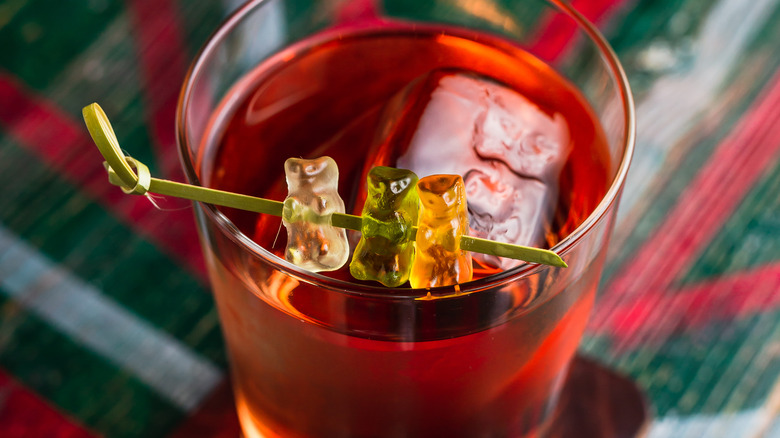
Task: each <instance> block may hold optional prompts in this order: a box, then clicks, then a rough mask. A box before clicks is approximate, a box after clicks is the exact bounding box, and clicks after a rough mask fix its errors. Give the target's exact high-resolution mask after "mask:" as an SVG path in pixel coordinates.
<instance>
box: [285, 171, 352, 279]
mask: <svg viewBox="0 0 780 438" xmlns="http://www.w3.org/2000/svg"><path fill="white" fill-rule="evenodd" d="M284 173H285V176H286V178H287V190H288V194H287V198H285V200H284V208H283V210H282V224H284V227H285V228H286V229H287V249H286V250H285V259H287V261H289V262H291V263H293V264H295V265H296V266H300V267H302V268H304V269H307V270H309V271H313V272H319V271H334V270H336V269H339V268H341V267H342V266H344V264H345V263H346V262H347V259H348V258H349V243H348V242H347V232H346V230H344V229H343V228H338V227H334V226H332V225H331V224H330V223H331V222H330V218H331V215H332V214H333V213H344V211H345V210H344V201H343V200H342V199H341V197H340V196H339V194H338V180H339V171H338V166H337V165H336V162H335V161H334V160H333V159H332V158H330V157H320V158H315V159H312V160H305V159H300V158H289V159H288V160H287V161H285V163H284Z"/></svg>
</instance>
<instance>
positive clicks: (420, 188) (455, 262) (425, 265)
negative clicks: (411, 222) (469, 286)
mask: <svg viewBox="0 0 780 438" xmlns="http://www.w3.org/2000/svg"><path fill="white" fill-rule="evenodd" d="M417 192H418V193H419V195H420V213H419V220H418V224H417V227H418V228H417V238H416V241H417V256H416V257H415V259H414V263H413V264H412V272H411V274H410V276H409V283H410V284H411V286H412V287H414V288H428V287H436V286H449V285H453V284H457V283H464V282H467V281H470V280H471V277H472V275H473V270H472V266H471V253H470V252H468V251H464V250H462V249H460V237H461V236H462V235H463V234H465V233H466V232H467V231H468V229H469V218H468V212H467V209H466V188H465V186H464V184H463V179H462V178H461V177H460V176H458V175H431V176H427V177H425V178H422V179H420V181H419V182H418V183H417Z"/></svg>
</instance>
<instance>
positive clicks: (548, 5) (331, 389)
mask: <svg viewBox="0 0 780 438" xmlns="http://www.w3.org/2000/svg"><path fill="white" fill-rule="evenodd" d="M394 26H402V27H404V28H405V29H407V30H408V29H417V28H419V29H423V28H428V29H430V28H434V29H439V32H440V33H441V35H446V34H448V33H450V32H453V33H457V32H463V31H464V30H465V31H468V32H473V35H474V38H475V40H478V39H479V38H480V35H491V37H492V36H498V37H500V38H501V39H502V40H503V41H505V42H506V43H507V44H510V45H513V46H517V47H520V48H522V49H524V50H526V51H527V52H528V53H530V54H531V55H533V56H534V60H533V61H532V62H531V64H534V65H537V66H540V67H539V68H547V67H546V65H545V64H544V63H543V61H544V62H547V63H549V64H550V65H551V66H553V67H554V68H555V70H557V72H558V73H559V74H560V75H561V76H562V77H564V78H565V79H566V80H567V81H569V82H570V83H571V84H573V85H574V86H575V87H576V88H577V89H579V91H580V93H581V94H582V96H584V98H585V99H586V100H587V102H588V103H589V104H590V107H591V108H592V111H593V117H594V118H595V119H597V120H598V121H599V123H600V125H601V127H602V128H603V131H604V136H605V138H606V150H607V155H608V159H607V160H606V178H607V184H606V186H605V189H604V195H603V197H602V198H601V199H597V200H596V202H594V204H593V205H594V207H593V208H592V209H591V210H590V211H588V212H587V213H588V214H586V215H583V217H581V218H579V220H578V221H577V223H575V226H574V227H573V228H572V230H571V232H570V233H569V234H568V235H567V236H564V237H562V238H561V239H560V241H558V242H557V243H556V244H555V246H554V247H553V248H552V249H553V250H554V251H555V252H557V253H558V254H559V255H561V256H562V258H563V259H564V260H565V261H566V262H567V263H568V266H569V267H568V268H565V269H561V268H552V267H549V266H543V265H531V264H522V265H520V266H518V267H516V268H513V269H509V270H506V271H503V272H498V273H495V274H493V275H488V276H485V277H483V278H479V279H477V280H474V281H472V282H469V283H465V284H461V285H459V286H450V287H443V288H435V289H432V290H416V289H408V288H384V287H378V286H371V285H367V284H366V283H359V282H352V281H349V280H346V279H343V278H341V279H340V278H333V277H330V276H326V275H323V274H320V273H312V272H308V271H305V270H302V269H300V268H298V267H296V266H294V265H292V264H290V263H288V262H286V261H285V260H284V259H282V258H280V257H278V256H277V255H275V254H273V253H272V252H270V251H269V250H268V249H266V248H264V247H263V246H261V245H259V244H258V243H256V242H255V240H253V238H252V232H253V227H254V223H255V222H256V221H257V220H258V218H257V217H256V216H254V215H250V216H246V215H244V216H241V215H240V214H239V213H236V212H235V211H231V210H228V209H221V208H217V207H215V206H213V205H206V204H199V203H198V204H196V208H195V210H196V216H197V222H198V225H199V235H200V239H201V243H202V247H203V250H204V254H205V259H206V264H207V266H208V270H209V275H210V280H211V283H212V287H213V292H214V296H215V300H216V305H217V308H218V311H219V315H220V321H221V325H222V331H223V334H224V338H225V341H226V344H227V351H228V354H229V361H230V366H231V377H232V382H233V388H234V393H235V401H236V408H237V410H238V416H239V419H240V422H241V427H242V429H243V432H244V435H245V436H246V437H275V436H284V437H288V436H292V437H315V436H323V437H332V436H345V437H346V436H356V437H383V436H388V437H389V436H399V437H412V436H422V437H435V436H450V437H452V436H484V437H488V436H490V437H494V436H495V437H506V436H528V437H532V436H544V434H545V431H546V430H547V429H548V428H549V425H550V423H551V422H552V421H554V415H553V413H554V410H555V405H556V401H557V399H558V396H559V393H560V391H561V386H562V382H563V381H564V379H565V376H566V373H567V369H568V365H569V363H570V362H571V359H572V358H573V356H574V354H575V351H576V349H577V345H578V343H579V340H580V338H581V336H582V333H583V331H584V329H585V325H586V322H587V319H588V316H589V314H590V311H591V307H592V305H593V302H594V297H595V294H596V289H597V285H598V282H599V277H600V275H601V271H602V265H603V263H604V259H605V256H606V248H607V244H608V241H609V234H610V232H611V229H612V227H613V222H614V218H615V214H616V210H617V205H618V200H619V197H620V193H621V190H622V186H623V181H624V179H625V176H626V172H627V170H628V165H629V162H630V157H631V153H632V149H633V142H634V113H633V102H632V98H631V94H630V91H629V88H628V83H627V81H626V78H625V75H624V73H623V70H622V67H621V66H620V63H619V61H618V60H617V58H616V56H615V54H614V53H613V51H612V50H611V48H610V47H609V46H608V44H607V43H606V41H605V40H604V39H603V37H602V36H601V35H600V34H599V33H598V31H597V30H596V29H595V28H594V26H593V25H591V24H590V23H588V22H587V21H586V20H585V19H584V18H583V17H582V16H581V15H580V14H579V13H577V12H576V11H575V10H573V9H572V8H571V6H570V5H569V4H568V3H566V2H563V1H557V0H549V1H542V0H517V1H502V2H491V1H483V2H478V1H463V0H435V1H430V2H417V1H400V0H399V1H386V2H384V3H380V2H368V1H361V2H351V3H350V2H346V1H305V2H304V1H293V0H288V1H284V0H257V1H251V2H249V3H247V4H246V5H244V6H242V7H241V8H240V9H238V10H237V11H236V12H235V13H234V14H233V15H232V16H231V17H229V18H228V19H227V20H226V21H225V23H224V24H223V25H222V26H221V27H220V28H219V29H218V30H217V31H216V33H215V34H214V35H213V36H212V38H211V39H210V40H209V41H208V43H207V44H206V45H205V46H204V48H203V49H202V50H201V52H200V53H199V55H198V57H197V59H196V60H195V62H194V64H193V66H192V68H191V69H190V72H189V73H188V76H187V78H186V82H185V84H184V87H183V90H182V94H181V98H180V101H179V106H178V115H177V135H178V143H179V151H180V155H181V159H182V164H183V167H184V170H185V173H186V175H187V178H188V180H189V181H190V182H191V183H193V184H204V185H209V183H210V179H211V178H212V175H213V174H214V173H215V172H219V171H220V170H219V169H217V168H216V165H215V164H214V160H215V157H216V156H217V154H218V152H219V151H218V150H217V146H216V145H218V143H219V137H220V136H221V135H224V130H221V128H220V127H223V126H225V123H226V120H227V119H228V118H229V116H230V111H229V109H230V108H234V107H235V104H236V101H237V100H240V97H241V90H242V88H241V87H246V86H247V85H246V79H245V78H247V77H249V76H252V75H255V74H257V72H258V66H261V67H260V71H261V72H262V70H263V68H262V66H263V65H265V64H264V63H267V62H268V60H271V59H277V60H278V59H282V60H284V59H292V58H294V57H295V56H297V54H298V53H299V52H297V51H296V50H300V47H302V46H301V43H302V42H306V41H309V40H311V39H312V38H314V39H316V38H318V35H330V36H333V35H339V34H340V32H342V30H350V31H352V30H354V29H359V30H371V29H372V28H383V29H390V30H392V29H394V28H395V27H394ZM345 32H346V31H345ZM410 62H413V61H412V60H410ZM375 67H376V66H373V68H375ZM362 68H365V65H364V64H363V63H361V62H360V61H359V60H357V61H356V62H355V63H354V65H352V66H351V68H350V71H349V72H348V73H349V74H352V73H354V72H359V71H360V69H362ZM382 68H383V69H387V70H389V71H396V70H397V71H403V70H404V69H406V68H408V66H406V65H404V64H395V65H385V66H382ZM394 69H395V70H394ZM263 73H267V72H263ZM347 76H349V75H347ZM356 88H357V89H355V90H354V93H355V94H358V95H359V94H360V93H363V92H365V93H367V94H370V93H372V92H373V91H372V90H362V89H360V88H359V86H358V85H356ZM267 93H268V94H269V96H270V97H267V100H268V101H273V100H274V99H276V100H277V101H278V102H279V103H280V105H281V104H284V102H286V100H285V99H289V98H293V97H294V96H291V95H288V94H289V93H286V92H283V91H282V92H280V91H279V90H278V89H277V90H267ZM291 93H292V92H291ZM260 94H261V93H260ZM292 94H294V93H292ZM258 95H259V94H258ZM329 110H330V109H329V108H323V109H322V111H323V112H327V111H329ZM334 111H338V110H334ZM296 117H297V118H296ZM308 117H310V115H306V114H299V115H296V114H295V113H294V112H292V113H290V116H289V119H288V120H287V122H288V123H289V126H290V129H291V133H290V135H294V132H292V131H293V130H295V129H301V130H305V129H307V127H308V126H310V125H307V118H308ZM258 144H259V145H260V146H258V145H257V144H247V145H246V154H247V156H250V155H251V156H252V157H255V161H254V162H253V161H252V160H247V162H246V165H247V166H248V168H246V169H244V171H242V172H238V173H241V174H242V175H244V174H246V175H247V176H245V177H244V178H245V180H246V181H250V180H251V178H252V176H251V174H252V173H253V172H263V171H264V170H263V168H262V164H263V163H264V162H265V161H264V160H262V159H258V158H257V157H263V156H264V155H263V154H267V158H268V159H267V160H266V161H268V162H271V161H273V160H272V158H276V159H277V161H278V156H279V155H280V154H284V151H280V150H264V146H262V142H259V143H258ZM362 153H363V149H362V146H361V145H356V146H355V148H354V150H352V151H351V154H353V155H355V156H357V157H359V158H360V157H361V156H362V155H361V154H362ZM253 163H254V164H253ZM255 165H256V166H259V167H258V169H252V168H251V166H255ZM236 178H238V179H239V180H240V178H242V177H238V176H237V177H236ZM241 181H244V180H241ZM246 181H244V182H241V183H240V184H239V185H237V186H236V187H234V188H235V189H241V188H242V185H243V184H244V183H245V182H246ZM247 184H248V183H247ZM577 184H579V182H577V181H575V182H574V184H573V186H572V190H571V193H570V194H568V195H566V196H570V197H572V196H576V195H577V187H578V185H577ZM273 231H275V230H273Z"/></svg>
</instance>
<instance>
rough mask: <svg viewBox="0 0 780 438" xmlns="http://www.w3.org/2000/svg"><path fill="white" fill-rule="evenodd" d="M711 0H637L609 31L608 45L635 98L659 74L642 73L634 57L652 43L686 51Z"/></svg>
mask: <svg viewBox="0 0 780 438" xmlns="http://www.w3.org/2000/svg"><path fill="white" fill-rule="evenodd" d="M715 3H716V2H714V1H712V0H665V1H663V2H659V1H657V0H641V1H638V2H636V4H634V5H633V6H632V8H631V10H630V12H628V13H627V14H626V15H625V17H623V18H622V19H621V20H620V22H619V23H616V24H617V25H616V26H615V27H614V28H611V29H610V32H609V38H608V39H609V42H610V44H611V45H612V47H613V48H614V49H615V52H616V53H617V54H618V58H620V59H621V61H622V62H623V64H624V67H625V69H626V73H627V74H628V77H629V78H630V79H631V87H632V89H633V91H634V93H635V95H637V96H638V97H641V95H642V93H643V92H644V91H645V90H646V89H647V88H648V87H649V86H650V85H652V83H653V82H654V81H655V80H656V79H657V78H658V77H659V76H661V75H662V74H665V73H668V72H666V71H663V72H653V71H646V70H645V69H644V68H643V67H642V66H641V63H638V62H636V61H637V59H636V57H637V55H638V54H639V53H640V52H641V51H642V50H643V49H645V48H646V47H648V46H650V45H652V44H654V43H655V44H662V45H664V46H667V47H670V48H672V49H678V48H679V49H681V50H686V48H685V45H686V44H687V43H688V42H689V39H690V38H691V36H692V35H695V34H696V33H698V31H699V28H700V26H701V24H702V23H703V21H704V20H705V19H706V18H707V15H708V12H709V10H710V9H711V8H712V7H713V6H714V5H715Z"/></svg>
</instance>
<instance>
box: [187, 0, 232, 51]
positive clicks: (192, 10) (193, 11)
mask: <svg viewBox="0 0 780 438" xmlns="http://www.w3.org/2000/svg"><path fill="white" fill-rule="evenodd" d="M178 3H179V8H178V11H179V17H180V18H181V22H182V25H183V29H184V32H185V37H184V41H185V42H186V43H187V53H188V54H189V59H188V64H189V63H191V62H192V60H194V59H195V55H196V54H197V53H198V51H199V50H200V48H201V46H202V45H203V44H205V43H206V40H207V39H208V37H209V36H210V35H211V34H212V33H213V32H214V31H215V30H216V29H217V27H219V24H220V23H222V20H224V19H225V18H226V17H227V16H228V14H229V13H230V12H231V11H232V10H233V9H232V8H231V9H230V10H228V9H229V6H228V5H227V4H226V3H227V2H203V3H198V7H194V4H193V3H191V2H189V1H187V0H180V1H179V2H178ZM232 3H233V4H236V5H238V4H239V2H232Z"/></svg>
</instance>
